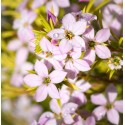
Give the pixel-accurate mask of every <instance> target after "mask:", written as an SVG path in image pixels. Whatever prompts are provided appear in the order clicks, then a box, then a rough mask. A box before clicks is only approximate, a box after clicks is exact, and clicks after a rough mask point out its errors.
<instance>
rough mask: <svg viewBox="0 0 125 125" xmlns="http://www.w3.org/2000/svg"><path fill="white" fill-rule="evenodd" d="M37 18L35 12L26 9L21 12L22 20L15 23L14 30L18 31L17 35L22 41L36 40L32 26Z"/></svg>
mask: <svg viewBox="0 0 125 125" xmlns="http://www.w3.org/2000/svg"><path fill="white" fill-rule="evenodd" d="M36 16H37V15H36V13H35V12H33V11H29V10H25V9H24V10H23V11H21V18H19V19H16V20H15V21H14V24H13V28H14V29H18V31H17V34H18V37H19V38H20V40H21V41H29V40H31V39H33V38H34V33H33V32H32V26H31V24H32V23H33V21H34V20H35V19H36Z"/></svg>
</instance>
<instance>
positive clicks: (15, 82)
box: [2, 0, 123, 125]
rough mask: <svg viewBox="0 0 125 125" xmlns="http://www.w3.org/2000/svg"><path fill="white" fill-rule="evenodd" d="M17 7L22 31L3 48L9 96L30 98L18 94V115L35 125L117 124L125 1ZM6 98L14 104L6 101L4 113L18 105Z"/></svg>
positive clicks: (56, 0)
mask: <svg viewBox="0 0 125 125" xmlns="http://www.w3.org/2000/svg"><path fill="white" fill-rule="evenodd" d="M96 2H97V3H96ZM98 2H100V4H99V3H98ZM78 3H79V4H78ZM80 4H81V5H80ZM82 5H83V6H82ZM104 5H105V6H104ZM101 7H102V8H101ZM64 8H65V9H64ZM115 8H117V9H115ZM5 9H6V8H5ZM101 10H102V11H101ZM2 11H4V10H2ZM16 11H17V12H18V13H19V14H20V16H18V18H16V19H15V20H14V21H13V25H12V28H13V30H14V34H15V32H16V35H15V36H14V37H12V39H11V40H9V42H8V44H7V46H6V44H5V45H3V46H2V50H3V55H2V58H3V59H4V61H3V62H2V65H3V67H2V72H4V75H5V76H3V77H2V82H4V83H5V84H2V86H3V96H5V99H6V98H14V97H18V96H20V95H21V94H28V96H21V97H19V98H17V99H16V101H15V100H14V105H16V107H15V108H14V109H13V110H12V112H13V113H12V116H14V117H15V118H17V117H20V118H22V119H24V120H25V121H26V120H27V121H28V122H27V123H26V124H31V125H96V124H100V125H101V124H102V122H103V121H104V124H107V125H108V124H110V123H111V124H115V125H119V124H120V123H121V119H120V115H119V113H122V112H123V101H122V99H121V98H122V97H120V98H119V96H118V94H119V95H120V94H122V90H121V88H122V87H121V86H122V85H121V83H122V80H121V78H122V72H119V71H121V70H122V65H123V60H122V40H123V38H122V33H121V30H122V29H121V28H122V21H121V20H120V17H122V2H121V0H113V1H112V2H109V1H103V2H101V1H95V2H94V1H93V0H90V1H89V0H78V1H77V2H71V1H70V0H33V1H30V0H24V1H23V2H22V3H21V4H19V5H18V7H17V8H16ZM112 13H114V15H112ZM16 14H17V13H16ZM16 14H15V15H16ZM40 21H41V22H40ZM41 23H42V24H41ZM116 25H117V26H116ZM6 40H7V41H8V39H6V38H5V41H6ZM4 46H6V47H5V48H4ZM6 51H7V52H6ZM8 53H9V54H8ZM4 56H5V57H4ZM9 56H10V57H9ZM12 59H13V61H12ZM14 59H15V62H14ZM6 60H9V65H7V64H6V63H7V62H6ZM11 62H12V64H11ZM10 65H11V66H10ZM10 73H11V75H10ZM8 74H9V77H8ZM8 78H9V80H8ZM8 81H9V82H8ZM8 83H10V85H8ZM117 90H118V91H117ZM10 91H12V92H10ZM7 92H8V93H7ZM15 93H17V95H16V94H15ZM29 96H31V97H33V101H31V100H30V99H31V98H30V97H29ZM7 101H9V103H8V102H7V103H8V106H7V103H6V101H5V103H4V101H3V103H2V108H3V112H4V113H5V111H6V109H7V110H8V107H11V109H12V105H13V104H11V103H10V102H11V101H10V100H7ZM15 102H16V103H15ZM36 103H37V104H38V105H37V104H36ZM31 104H32V105H31ZM40 106H42V108H40ZM47 106H48V107H47ZM41 109H43V111H42V110H41ZM10 111H11V110H10V108H9V112H10ZM15 114H16V115H15ZM39 114H41V116H40V117H39V118H38V117H37V116H38V115H39ZM21 124H22V123H21Z"/></svg>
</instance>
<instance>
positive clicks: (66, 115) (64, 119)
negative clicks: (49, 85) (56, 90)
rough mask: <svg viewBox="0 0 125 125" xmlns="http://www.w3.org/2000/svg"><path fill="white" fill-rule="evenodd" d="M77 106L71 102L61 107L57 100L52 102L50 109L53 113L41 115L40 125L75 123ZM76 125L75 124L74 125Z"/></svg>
mask: <svg viewBox="0 0 125 125" xmlns="http://www.w3.org/2000/svg"><path fill="white" fill-rule="evenodd" d="M77 107H78V106H77V104H75V103H72V102H69V103H66V104H64V105H59V103H58V102H57V100H56V99H52V100H51V101H50V109H51V110H52V111H53V113H52V112H45V113H43V114H42V115H41V117H40V119H39V122H38V124H43V125H59V124H61V125H69V124H73V123H75V119H74V117H75V115H76V113H75V111H76V109H77ZM74 125H75V124H74Z"/></svg>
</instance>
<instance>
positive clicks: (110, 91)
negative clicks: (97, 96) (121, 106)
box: [106, 84, 117, 103]
mask: <svg viewBox="0 0 125 125" xmlns="http://www.w3.org/2000/svg"><path fill="white" fill-rule="evenodd" d="M106 96H107V99H108V101H109V102H110V103H112V102H114V101H115V99H116V97H117V91H116V88H115V86H114V85H113V84H110V85H109V86H108V87H107V88H106Z"/></svg>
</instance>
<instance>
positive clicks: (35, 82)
mask: <svg viewBox="0 0 125 125" xmlns="http://www.w3.org/2000/svg"><path fill="white" fill-rule="evenodd" d="M24 82H25V83H26V84H27V85H28V86H30V87H36V86H40V85H41V83H42V80H41V79H40V77H39V76H38V75H35V74H28V75H26V76H25V77H24Z"/></svg>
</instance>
